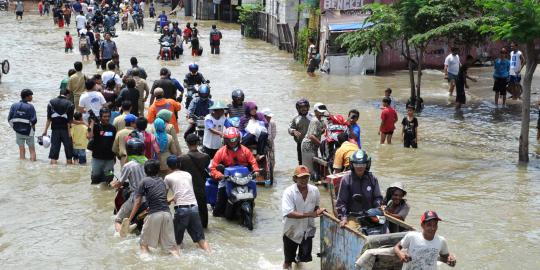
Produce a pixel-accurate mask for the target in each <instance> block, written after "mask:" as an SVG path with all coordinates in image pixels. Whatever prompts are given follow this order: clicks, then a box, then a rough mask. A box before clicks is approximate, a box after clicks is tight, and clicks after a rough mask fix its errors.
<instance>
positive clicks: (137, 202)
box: [129, 195, 141, 221]
mask: <svg viewBox="0 0 540 270" xmlns="http://www.w3.org/2000/svg"><path fill="white" fill-rule="evenodd" d="M139 207H141V196H140V195H137V196H136V197H135V202H134V203H133V209H132V210H131V214H130V215H129V221H132V220H133V218H134V217H135V215H136V214H137V211H139Z"/></svg>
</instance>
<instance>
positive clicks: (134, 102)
mask: <svg viewBox="0 0 540 270" xmlns="http://www.w3.org/2000/svg"><path fill="white" fill-rule="evenodd" d="M124 100H129V101H130V102H131V112H130V113H131V114H134V115H135V116H139V90H137V89H136V88H124V89H122V91H120V95H118V98H117V99H116V106H118V107H120V106H122V102H123V101H124Z"/></svg>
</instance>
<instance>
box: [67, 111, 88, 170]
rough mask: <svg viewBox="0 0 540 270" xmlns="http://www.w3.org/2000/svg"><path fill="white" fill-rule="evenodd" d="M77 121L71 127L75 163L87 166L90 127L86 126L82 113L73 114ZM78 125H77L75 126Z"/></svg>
mask: <svg viewBox="0 0 540 270" xmlns="http://www.w3.org/2000/svg"><path fill="white" fill-rule="evenodd" d="M73 119H75V122H74V124H73V125H72V126H71V138H73V161H74V163H79V164H81V165H83V164H86V147H87V146H88V138H87V137H86V135H87V133H88V126H87V125H86V124H84V122H83V119H82V113H80V112H76V113H75V114H73ZM75 123H77V124H75Z"/></svg>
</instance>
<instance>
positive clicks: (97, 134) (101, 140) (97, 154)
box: [92, 123, 116, 160]
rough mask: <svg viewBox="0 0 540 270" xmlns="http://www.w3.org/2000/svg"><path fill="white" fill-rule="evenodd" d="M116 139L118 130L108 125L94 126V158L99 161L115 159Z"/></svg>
mask: <svg viewBox="0 0 540 270" xmlns="http://www.w3.org/2000/svg"><path fill="white" fill-rule="evenodd" d="M114 137H116V128H114V126H113V125H111V124H109V123H107V124H105V125H103V124H95V125H94V151H92V157H93V158H97V159H105V160H111V159H114V153H113V151H112V147H113V143H114Z"/></svg>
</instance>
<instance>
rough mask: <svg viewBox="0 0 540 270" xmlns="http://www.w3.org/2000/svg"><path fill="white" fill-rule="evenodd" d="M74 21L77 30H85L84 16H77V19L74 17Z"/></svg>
mask: <svg viewBox="0 0 540 270" xmlns="http://www.w3.org/2000/svg"><path fill="white" fill-rule="evenodd" d="M75 21H77V29H84V28H86V17H85V16H84V15H80V14H79V15H77V17H75Z"/></svg>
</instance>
